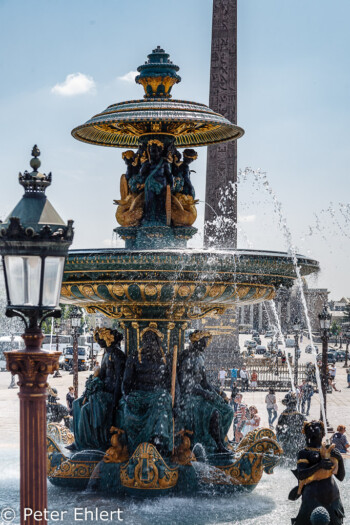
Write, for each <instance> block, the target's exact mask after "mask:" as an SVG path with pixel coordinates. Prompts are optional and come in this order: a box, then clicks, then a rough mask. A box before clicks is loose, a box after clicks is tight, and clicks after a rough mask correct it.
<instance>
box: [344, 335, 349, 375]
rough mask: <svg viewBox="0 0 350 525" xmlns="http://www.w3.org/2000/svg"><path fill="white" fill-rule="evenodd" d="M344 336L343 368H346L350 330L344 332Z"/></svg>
mask: <svg viewBox="0 0 350 525" xmlns="http://www.w3.org/2000/svg"><path fill="white" fill-rule="evenodd" d="M344 338H345V345H346V347H345V362H344V366H343V368H347V367H348V359H349V343H350V332H345V334H344Z"/></svg>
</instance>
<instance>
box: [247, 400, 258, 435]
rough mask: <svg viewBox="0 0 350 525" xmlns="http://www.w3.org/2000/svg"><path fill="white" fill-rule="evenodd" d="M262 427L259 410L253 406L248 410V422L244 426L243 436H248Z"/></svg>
mask: <svg viewBox="0 0 350 525" xmlns="http://www.w3.org/2000/svg"><path fill="white" fill-rule="evenodd" d="M259 425H260V416H259V415H258V409H257V408H256V407H255V406H254V405H252V406H250V407H249V409H248V415H247V420H246V422H245V425H244V429H243V434H244V435H245V436H246V435H247V434H248V432H251V431H253V430H256V429H257V428H258V427H259Z"/></svg>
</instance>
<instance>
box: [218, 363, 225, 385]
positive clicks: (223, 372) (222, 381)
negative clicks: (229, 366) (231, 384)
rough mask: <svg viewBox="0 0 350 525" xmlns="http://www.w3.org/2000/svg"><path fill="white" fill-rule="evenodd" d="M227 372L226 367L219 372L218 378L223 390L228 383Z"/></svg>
mask: <svg viewBox="0 0 350 525" xmlns="http://www.w3.org/2000/svg"><path fill="white" fill-rule="evenodd" d="M226 376H227V372H226V370H225V369H224V367H221V370H219V374H218V378H219V381H220V385H221V388H222V389H224V388H225V381H226Z"/></svg>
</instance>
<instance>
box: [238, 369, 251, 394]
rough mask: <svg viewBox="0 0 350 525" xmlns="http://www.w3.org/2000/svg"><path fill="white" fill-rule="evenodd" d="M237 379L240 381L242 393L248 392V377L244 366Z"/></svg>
mask: <svg viewBox="0 0 350 525" xmlns="http://www.w3.org/2000/svg"><path fill="white" fill-rule="evenodd" d="M239 377H240V378H241V381H242V392H244V391H248V386H249V375H248V371H247V370H246V367H245V366H243V367H242V368H241V370H240V372H239Z"/></svg>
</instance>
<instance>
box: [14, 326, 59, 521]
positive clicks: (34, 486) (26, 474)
mask: <svg viewBox="0 0 350 525" xmlns="http://www.w3.org/2000/svg"><path fill="white" fill-rule="evenodd" d="M22 337H23V339H24V342H25V345H26V348H25V349H24V350H21V351H17V350H12V351H11V352H7V353H6V361H7V368H8V370H9V371H10V372H11V373H12V374H13V375H15V374H18V377H19V382H18V385H19V387H20V391H19V394H18V396H19V399H20V451H21V452H20V464H21V467H20V469H21V477H20V494H21V496H20V498H21V525H38V523H39V524H40V523H42V524H44V523H45V524H46V523H47V521H46V520H44V519H39V520H37V519H36V520H34V512H35V511H41V512H42V513H43V512H44V510H45V509H47V481H46V476H47V465H46V462H47V459H46V397H47V395H46V387H47V376H48V375H49V374H52V373H53V372H54V371H55V370H58V359H59V356H60V352H46V351H45V350H41V342H42V340H43V334H42V332H41V329H40V328H38V327H34V328H28V329H26V331H25V333H24V334H23V336H22ZM24 509H31V510H32V511H33V513H32V514H31V516H27V517H26V519H25V516H24ZM40 515H41V516H43V515H44V514H40Z"/></svg>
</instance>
